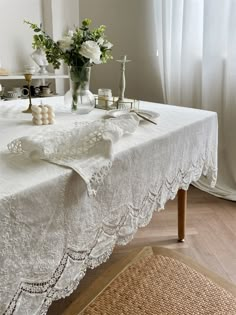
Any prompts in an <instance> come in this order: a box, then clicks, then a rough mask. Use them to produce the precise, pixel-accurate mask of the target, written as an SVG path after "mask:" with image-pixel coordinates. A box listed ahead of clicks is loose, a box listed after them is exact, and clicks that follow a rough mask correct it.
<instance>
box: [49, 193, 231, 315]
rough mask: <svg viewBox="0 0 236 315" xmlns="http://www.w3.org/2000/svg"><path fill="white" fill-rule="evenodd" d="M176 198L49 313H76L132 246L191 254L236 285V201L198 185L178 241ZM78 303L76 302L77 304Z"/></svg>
mask: <svg viewBox="0 0 236 315" xmlns="http://www.w3.org/2000/svg"><path fill="white" fill-rule="evenodd" d="M176 237H177V211H176V200H174V201H170V202H168V203H167V205H166V209H165V210H164V211H161V212H159V213H157V212H156V213H155V214H154V216H153V218H152V221H151V222H150V223H149V225H148V226H147V227H145V228H142V229H139V231H138V232H137V234H136V235H135V238H134V240H133V241H132V242H131V243H129V244H128V245H126V246H125V247H118V248H116V249H115V251H114V253H113V255H112V257H111V258H110V260H109V261H108V262H107V263H105V264H103V265H101V266H100V267H98V268H96V269H95V270H89V271H88V272H87V274H86V276H85V278H84V279H83V280H82V281H81V284H80V286H79V288H78V289H77V290H76V291H75V292H74V293H73V294H72V295H71V296H70V297H68V298H67V299H65V300H60V301H57V302H54V303H53V305H52V306H51V307H50V309H49V311H48V314H49V315H62V314H63V315H76V307H71V310H72V311H71V312H70V311H69V312H68V311H65V310H66V309H67V310H68V308H69V309H70V307H69V306H70V305H72V304H73V302H75V301H76V297H78V294H79V292H80V290H85V289H86V287H88V285H89V283H91V280H93V279H95V278H97V277H99V274H100V273H101V272H102V270H104V268H109V267H111V265H112V264H114V263H116V261H117V262H118V261H119V259H120V258H121V257H124V256H125V255H126V254H127V252H128V251H129V249H130V248H135V247H137V246H147V245H151V246H152V245H158V246H163V247H166V248H170V249H174V250H176V251H178V252H180V253H182V254H184V255H187V256H190V257H192V258H194V259H195V261H197V262H198V263H200V264H202V265H203V266H205V267H207V268H208V269H210V270H211V271H214V272H216V273H217V274H219V275H221V276H222V277H224V278H225V279H227V280H229V281H231V282H233V283H235V284H236V203H235V202H230V201H226V200H223V199H219V198H216V197H214V196H211V195H209V194H206V193H204V192H202V191H200V190H198V189H196V188H194V187H191V188H190V190H189V192H188V211H187V237H186V241H185V243H177V242H176ZM74 304H75V303H74Z"/></svg>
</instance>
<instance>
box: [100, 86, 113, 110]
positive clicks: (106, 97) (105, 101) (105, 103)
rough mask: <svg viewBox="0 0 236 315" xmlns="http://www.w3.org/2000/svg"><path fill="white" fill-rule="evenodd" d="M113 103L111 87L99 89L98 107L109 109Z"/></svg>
mask: <svg viewBox="0 0 236 315" xmlns="http://www.w3.org/2000/svg"><path fill="white" fill-rule="evenodd" d="M112 104H113V98H112V91H111V89H98V102H97V108H101V109H109V108H110V107H111V106H112Z"/></svg>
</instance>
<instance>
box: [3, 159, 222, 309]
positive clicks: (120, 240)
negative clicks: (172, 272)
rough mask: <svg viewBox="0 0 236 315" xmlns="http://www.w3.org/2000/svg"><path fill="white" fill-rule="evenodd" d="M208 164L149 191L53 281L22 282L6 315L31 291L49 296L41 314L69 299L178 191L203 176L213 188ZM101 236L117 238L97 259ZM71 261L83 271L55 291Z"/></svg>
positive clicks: (70, 254) (69, 253)
mask: <svg viewBox="0 0 236 315" xmlns="http://www.w3.org/2000/svg"><path fill="white" fill-rule="evenodd" d="M205 162H206V161H204V159H203V158H200V159H199V160H198V161H197V163H196V164H192V166H191V168H190V169H188V170H187V171H186V172H184V171H182V170H179V172H178V174H177V175H176V177H175V178H174V180H173V181H172V182H170V181H168V180H166V181H165V182H163V184H162V186H161V187H160V188H159V189H157V191H151V190H149V191H148V193H146V194H145V197H144V198H143V202H142V205H141V207H140V209H137V208H135V207H134V206H133V205H129V210H130V211H129V212H127V213H126V214H125V217H124V218H121V220H120V223H119V224H118V225H117V226H115V227H113V228H112V229H111V228H110V229H107V225H106V223H105V222H103V223H102V227H101V228H100V229H99V231H98V232H97V235H96V238H95V239H96V241H95V242H94V243H93V244H92V245H91V248H90V250H89V251H75V250H72V249H67V250H66V252H65V253H64V255H63V258H62V259H61V261H60V263H59V265H58V267H57V268H56V270H55V272H54V273H53V275H52V277H51V279H48V280H47V281H44V282H37V283H27V282H25V283H21V285H20V287H19V289H18V290H17V292H16V294H15V295H14V297H13V299H12V300H11V302H10V303H9V306H8V308H7V309H6V311H5V313H4V314H6V315H12V314H14V311H15V309H16V304H17V301H18V299H19V297H20V295H21V293H22V292H27V293H28V294H32V295H35V294H43V293H46V296H45V298H44V301H43V303H42V306H41V310H40V313H39V314H40V315H46V313H47V310H48V308H49V306H50V305H51V303H52V302H53V301H54V300H58V299H60V298H65V297H66V296H68V295H70V294H71V293H72V292H73V291H74V290H75V289H76V288H77V286H78V285H79V282H80V280H81V279H82V278H83V277H84V275H85V273H86V269H87V268H95V267H97V266H99V265H100V264H102V263H103V262H105V261H106V260H107V259H108V258H109V257H110V255H111V254H112V251H113V248H114V246H115V244H118V245H126V244H127V243H128V242H130V241H131V240H132V238H133V236H134V234H135V233H136V231H137V229H138V228H139V227H144V226H146V225H147V224H148V223H149V221H150V220H151V218H152V215H153V212H154V211H155V210H157V209H163V208H164V205H165V203H166V201H168V200H170V199H174V198H175V196H176V194H177V191H178V189H180V188H181V189H184V190H187V189H188V188H189V185H190V183H191V182H193V181H197V180H198V179H199V178H200V176H201V174H202V173H203V174H204V175H205V176H207V177H208V178H209V180H210V182H211V185H214V184H215V181H216V176H217V169H216V168H214V167H213V166H209V165H207V163H205ZM143 213H145V215H143ZM130 218H131V220H132V221H134V222H135V224H134V225H133V228H132V231H130V234H129V235H127V236H119V231H120V230H121V228H122V226H123V223H124V222H125V221H130ZM101 234H104V235H106V237H107V238H113V242H112V244H110V245H109V246H108V247H107V248H105V250H104V252H103V253H102V255H100V256H99V257H96V258H94V257H93V256H92V254H91V253H92V251H93V249H94V248H95V247H96V246H97V244H98V239H99V237H100V235H101ZM68 260H72V261H74V262H75V261H76V262H79V268H78V271H77V274H76V277H75V279H74V280H73V281H72V283H70V285H69V286H67V287H65V288H63V289H62V290H57V289H55V286H56V284H57V282H58V281H59V279H60V278H61V276H62V274H63V272H64V270H65V266H66V264H67V263H68Z"/></svg>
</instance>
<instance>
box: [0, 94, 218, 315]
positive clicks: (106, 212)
mask: <svg viewBox="0 0 236 315" xmlns="http://www.w3.org/2000/svg"><path fill="white" fill-rule="evenodd" d="M54 102H55V109H56V121H57V127H60V126H65V124H67V125H69V124H74V123H75V122H76V121H93V120H96V119H100V118H101V117H102V116H103V115H104V111H102V110H98V109H95V110H94V111H92V112H91V113H90V114H88V115H84V116H76V115H72V114H71V113H70V112H69V111H68V112H66V109H65V108H64V107H63V106H62V105H60V104H59V103H60V100H59V99H58V101H54ZM140 107H141V108H144V109H149V110H153V111H156V112H158V113H160V117H159V118H158V124H157V125H153V124H150V123H148V122H144V121H142V122H140V125H139V127H138V128H137V130H136V131H135V133H134V134H132V135H131V134H127V135H124V136H123V137H122V138H121V139H120V140H119V141H118V142H117V143H115V144H114V147H113V154H114V161H113V165H112V168H111V170H110V172H109V174H108V175H107V176H106V177H105V179H104V183H103V184H102V185H100V186H99V188H98V191H97V194H96V196H89V195H88V193H87V189H86V188H87V187H86V184H85V182H84V181H83V179H82V178H81V177H80V176H79V175H78V174H77V173H76V172H74V171H72V170H71V169H69V168H66V167H62V166H58V165H54V164H50V163H48V162H47V161H43V160H39V161H33V160H30V159H26V158H25V157H21V156H17V157H16V156H15V155H14V154H10V153H9V152H8V151H7V144H8V143H9V142H11V141H12V140H14V139H16V138H18V137H22V136H27V135H30V134H31V133H32V132H33V131H35V128H47V126H33V125H32V123H31V118H30V115H27V114H22V113H21V110H22V109H23V108H25V106H24V105H23V103H21V102H20V101H18V102H5V103H3V102H2V103H0V314H17V315H26V314H30V315H34V314H46V312H47V309H48V307H49V306H50V304H51V302H52V301H53V300H56V299H59V298H62V297H65V296H67V295H69V294H70V293H71V292H72V291H73V290H74V289H75V288H76V287H77V286H78V284H79V282H80V280H81V278H82V277H83V276H84V274H85V272H86V269H87V268H94V267H96V266H98V265H99V264H101V263H102V262H104V261H105V260H107V259H108V257H109V256H110V254H111V253H112V250H113V248H114V246H115V244H126V243H128V242H129V241H130V240H131V239H132V238H133V236H134V234H135V232H136V231H137V229H138V227H142V226H145V225H146V224H148V222H149V221H150V219H151V217H152V213H153V211H154V210H156V209H161V208H163V207H164V205H165V203H166V201H167V200H168V199H172V198H174V197H175V195H176V193H177V191H178V189H179V188H183V189H188V186H189V184H190V183H191V182H192V181H197V180H198V179H199V177H200V176H201V174H204V175H206V176H207V177H208V179H209V182H210V183H211V184H212V185H214V184H215V181H216V175H217V116H216V114H215V113H213V112H207V111H201V110H195V109H189V108H180V107H175V106H167V105H162V104H155V103H145V102H141V104H140Z"/></svg>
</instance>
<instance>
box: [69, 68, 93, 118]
mask: <svg viewBox="0 0 236 315" xmlns="http://www.w3.org/2000/svg"><path fill="white" fill-rule="evenodd" d="M90 73H91V67H71V68H70V90H69V91H68V92H67V93H66V94H65V104H71V111H72V112H73V113H76V114H81V115H83V114H88V113H89V112H90V111H91V110H92V109H93V108H94V106H95V97H94V95H93V93H92V92H91V91H90V90H89V84H90Z"/></svg>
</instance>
